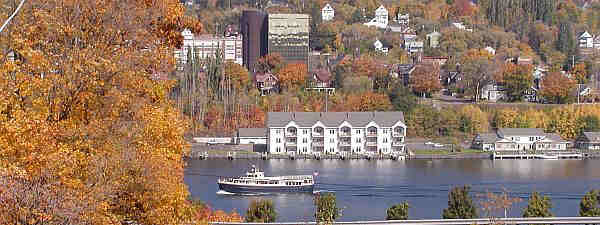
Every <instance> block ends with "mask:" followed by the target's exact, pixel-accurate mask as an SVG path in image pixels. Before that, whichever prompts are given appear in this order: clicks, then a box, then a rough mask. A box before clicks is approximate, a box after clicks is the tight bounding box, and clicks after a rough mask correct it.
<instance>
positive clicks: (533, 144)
mask: <svg viewBox="0 0 600 225" xmlns="http://www.w3.org/2000/svg"><path fill="white" fill-rule="evenodd" d="M567 144H568V142H567V141H565V140H563V139H562V138H561V137H560V136H559V135H557V134H555V133H544V131H543V130H542V129H541V128H499V129H498V130H497V131H496V133H484V134H478V135H477V136H475V138H474V139H473V143H472V145H473V147H474V148H479V149H483V150H487V151H562V150H567Z"/></svg>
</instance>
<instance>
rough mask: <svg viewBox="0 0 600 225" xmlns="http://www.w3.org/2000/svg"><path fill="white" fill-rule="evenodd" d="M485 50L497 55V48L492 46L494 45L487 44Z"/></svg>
mask: <svg viewBox="0 0 600 225" xmlns="http://www.w3.org/2000/svg"><path fill="white" fill-rule="evenodd" d="M483 50H486V51H487V52H489V53H490V54H491V55H496V49H494V48H492V47H490V46H487V47H485V48H484V49H483Z"/></svg>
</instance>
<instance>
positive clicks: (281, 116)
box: [267, 111, 404, 127]
mask: <svg viewBox="0 0 600 225" xmlns="http://www.w3.org/2000/svg"><path fill="white" fill-rule="evenodd" d="M290 121H294V122H295V123H296V124H298V126H302V127H311V126H313V125H314V124H315V123H317V122H321V123H323V124H324V125H325V126H330V127H337V126H339V125H341V124H342V123H343V122H344V121H346V122H348V123H350V124H351V125H352V126H358V127H364V126H366V125H367V124H369V123H370V122H375V123H376V124H377V125H379V126H383V127H391V126H393V125H394V124H396V123H397V122H402V123H404V114H403V113H402V112H399V111H396V112H269V113H268V114H267V126H268V127H284V126H286V125H287V124H288V123H289V122H290Z"/></svg>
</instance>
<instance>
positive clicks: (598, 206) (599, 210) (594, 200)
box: [579, 190, 600, 217]
mask: <svg viewBox="0 0 600 225" xmlns="http://www.w3.org/2000/svg"><path fill="white" fill-rule="evenodd" d="M579 216H583V217H595V216H600V191H599V190H591V191H589V192H588V193H586V194H585V196H583V199H581V203H579Z"/></svg>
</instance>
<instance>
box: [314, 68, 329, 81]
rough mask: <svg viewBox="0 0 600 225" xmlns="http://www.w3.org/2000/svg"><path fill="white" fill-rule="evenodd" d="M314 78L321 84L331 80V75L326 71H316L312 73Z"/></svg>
mask: <svg viewBox="0 0 600 225" xmlns="http://www.w3.org/2000/svg"><path fill="white" fill-rule="evenodd" d="M313 75H314V77H315V78H316V79H317V80H318V81H321V82H329V81H330V80H331V73H330V72H329V71H328V70H327V69H323V68H321V69H318V70H316V71H315V72H314V73H313Z"/></svg>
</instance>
